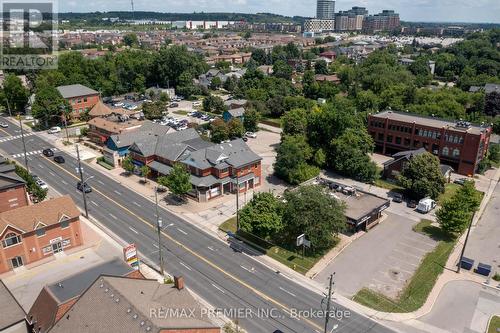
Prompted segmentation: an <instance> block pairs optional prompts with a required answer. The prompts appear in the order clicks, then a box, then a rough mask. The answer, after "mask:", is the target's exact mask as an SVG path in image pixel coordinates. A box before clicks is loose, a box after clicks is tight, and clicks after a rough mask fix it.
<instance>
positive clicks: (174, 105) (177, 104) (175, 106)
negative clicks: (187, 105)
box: [169, 103, 179, 108]
mask: <svg viewBox="0 0 500 333" xmlns="http://www.w3.org/2000/svg"><path fill="white" fill-rule="evenodd" d="M169 107H171V108H178V107H179V103H170V105H169Z"/></svg>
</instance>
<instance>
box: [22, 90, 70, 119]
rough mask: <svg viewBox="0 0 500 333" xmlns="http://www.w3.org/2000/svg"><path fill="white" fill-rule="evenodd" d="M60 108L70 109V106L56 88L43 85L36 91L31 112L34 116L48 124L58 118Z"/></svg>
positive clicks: (60, 112)
mask: <svg viewBox="0 0 500 333" xmlns="http://www.w3.org/2000/svg"><path fill="white" fill-rule="evenodd" d="M62 109H64V110H71V106H70V105H69V104H68V102H67V101H66V100H65V99H64V98H62V96H61V94H60V93H59V91H57V89H56V88H54V87H52V86H45V87H42V88H41V89H40V90H39V91H37V94H36V97H35V102H34V103H33V106H32V108H31V112H32V114H33V117H34V118H36V119H38V120H39V121H40V122H42V123H44V124H45V125H46V126H49V124H54V123H57V121H58V119H59V120H60V118H59V117H57V116H61V114H62Z"/></svg>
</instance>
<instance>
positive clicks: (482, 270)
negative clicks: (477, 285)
mask: <svg viewBox="0 0 500 333" xmlns="http://www.w3.org/2000/svg"><path fill="white" fill-rule="evenodd" d="M476 273H477V274H481V275H484V276H489V275H490V273H491V265H487V264H483V263H479V264H478V265H477V269H476Z"/></svg>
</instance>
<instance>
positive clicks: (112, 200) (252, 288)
mask: <svg viewBox="0 0 500 333" xmlns="http://www.w3.org/2000/svg"><path fill="white" fill-rule="evenodd" d="M46 159H47V158H46ZM47 161H49V162H51V163H52V164H54V165H55V166H56V167H58V168H60V169H61V170H62V171H63V172H66V173H67V174H69V175H70V176H72V177H73V178H75V179H78V177H77V176H75V175H73V174H72V173H71V172H69V171H68V170H66V169H64V168H63V167H61V166H60V165H58V164H57V163H55V162H53V161H52V160H49V159H47ZM94 191H95V192H96V193H99V194H100V195H102V196H103V197H104V198H106V199H108V200H109V201H110V202H112V203H114V204H115V205H116V206H118V207H120V208H121V209H122V210H123V211H124V212H126V213H128V214H129V215H131V216H134V217H135V218H137V220H138V221H140V222H142V223H143V224H145V225H146V226H148V227H149V228H150V229H152V230H154V231H156V226H154V225H152V224H151V223H150V222H148V221H147V220H145V219H144V218H143V217H141V216H139V215H137V213H134V212H133V211H131V210H130V209H128V208H127V207H125V206H124V205H122V204H120V203H119V202H117V201H116V200H114V199H112V198H110V197H109V196H107V195H106V194H104V193H103V192H101V191H99V190H97V189H94ZM162 209H163V208H162ZM162 235H163V236H164V237H165V238H167V239H168V240H170V241H171V242H172V243H174V244H176V245H177V246H179V247H180V248H183V249H184V250H185V251H186V252H189V253H190V254H191V255H192V256H194V257H196V258H198V259H199V260H200V261H203V262H204V263H205V264H207V265H208V266H210V267H212V268H213V269H215V270H217V271H219V272H221V273H222V274H224V275H226V276H227V277H228V278H230V279H231V280H233V281H235V282H236V283H238V284H240V285H241V286H243V287H245V288H247V289H248V290H250V291H251V292H253V293H254V294H256V295H257V296H259V297H261V298H262V299H264V300H265V301H269V302H270V303H273V304H275V305H277V306H279V307H280V308H282V309H283V311H285V312H287V313H290V312H291V308H290V307H288V306H286V305H285V304H283V303H281V302H279V301H277V300H275V299H274V298H272V297H270V296H268V295H267V294H265V293H264V292H262V291H260V290H258V289H257V288H255V287H252V286H251V285H250V284H248V283H247V282H245V281H243V280H241V279H240V278H238V277H237V276H235V275H234V274H232V273H230V272H228V271H226V270H224V269H223V268H222V267H220V266H218V265H217V264H215V263H214V262H212V261H211V260H209V259H207V258H205V257H204V256H202V255H201V254H199V253H198V252H196V251H194V250H192V249H191V248H190V247H188V246H187V245H184V244H183V243H181V242H180V241H178V240H177V239H175V238H173V237H172V236H170V235H169V234H167V233H166V232H163V231H162ZM212 285H213V284H212ZM213 286H214V287H216V286H215V285H213ZM216 288H217V287H216ZM221 292H222V293H224V294H225V292H224V291H223V290H221ZM297 320H303V321H304V322H306V323H307V324H309V325H310V326H312V327H314V328H316V329H319V330H322V329H323V327H321V326H320V325H318V324H317V323H315V322H313V321H312V320H310V319H308V318H305V317H298V318H297Z"/></svg>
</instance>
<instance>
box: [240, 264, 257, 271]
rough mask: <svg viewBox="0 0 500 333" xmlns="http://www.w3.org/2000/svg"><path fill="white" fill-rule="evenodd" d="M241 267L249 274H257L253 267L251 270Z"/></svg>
mask: <svg viewBox="0 0 500 333" xmlns="http://www.w3.org/2000/svg"><path fill="white" fill-rule="evenodd" d="M240 267H241V268H243V269H244V270H245V271H247V272H249V273H255V268H253V267H252V268H251V269H249V268H246V267H245V266H243V265H240Z"/></svg>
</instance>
